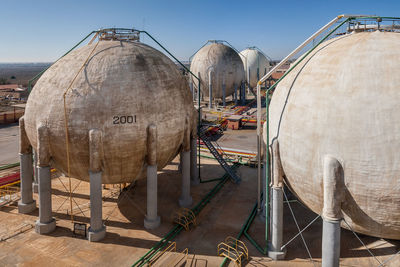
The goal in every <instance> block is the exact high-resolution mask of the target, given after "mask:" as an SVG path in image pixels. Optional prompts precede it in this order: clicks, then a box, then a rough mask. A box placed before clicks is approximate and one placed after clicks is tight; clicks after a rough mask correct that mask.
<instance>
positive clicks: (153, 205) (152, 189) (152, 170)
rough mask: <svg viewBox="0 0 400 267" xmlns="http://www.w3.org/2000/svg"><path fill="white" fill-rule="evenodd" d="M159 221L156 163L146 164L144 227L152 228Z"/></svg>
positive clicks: (158, 223)
mask: <svg viewBox="0 0 400 267" xmlns="http://www.w3.org/2000/svg"><path fill="white" fill-rule="evenodd" d="M160 222H161V220H160V216H158V215H157V165H152V166H151V165H150V166H147V215H146V217H145V218H144V227H145V228H146V229H154V228H157V227H158V226H159V225H160Z"/></svg>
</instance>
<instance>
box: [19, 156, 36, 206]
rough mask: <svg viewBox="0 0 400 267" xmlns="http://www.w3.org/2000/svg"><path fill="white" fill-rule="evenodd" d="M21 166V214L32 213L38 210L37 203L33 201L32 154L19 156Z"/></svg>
mask: <svg viewBox="0 0 400 267" xmlns="http://www.w3.org/2000/svg"><path fill="white" fill-rule="evenodd" d="M19 158H20V166H21V170H20V173H21V200H20V201H18V212H19V213H30V212H32V211H33V210H35V209H36V201H35V200H33V193H32V180H33V164H32V154H22V153H20V154H19Z"/></svg>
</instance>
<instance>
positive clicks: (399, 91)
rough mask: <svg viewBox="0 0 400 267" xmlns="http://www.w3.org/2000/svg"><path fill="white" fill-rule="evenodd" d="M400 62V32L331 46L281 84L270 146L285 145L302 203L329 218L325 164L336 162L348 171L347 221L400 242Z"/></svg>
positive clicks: (285, 164) (288, 170) (289, 174)
mask: <svg viewBox="0 0 400 267" xmlns="http://www.w3.org/2000/svg"><path fill="white" fill-rule="evenodd" d="M399 57H400V34H399V33H394V32H380V31H375V32H363V33H353V34H347V35H343V36H340V37H336V38H334V39H331V40H329V41H326V42H323V43H322V44H320V45H319V47H317V48H316V49H315V50H314V51H313V52H312V53H311V54H310V55H308V56H307V57H306V58H305V59H304V60H303V61H302V62H300V64H299V65H298V66H296V67H295V68H294V69H293V71H292V72H290V73H289V74H288V75H287V77H286V78H285V79H283V80H282V82H281V83H279V85H278V86H277V88H276V90H275V92H274V93H273V96H272V99H271V104H270V113H269V125H270V126H269V144H270V145H271V144H272V141H275V140H277V141H279V153H280V160H281V165H282V169H283V173H284V175H285V177H286V181H287V183H288V185H289V187H290V188H291V190H292V191H293V192H294V193H295V194H296V195H297V196H298V198H299V199H300V200H301V201H302V202H303V203H304V204H305V205H307V206H308V207H309V208H310V209H311V210H313V211H314V212H316V213H318V214H321V212H322V209H323V203H324V196H323V187H324V185H323V179H322V177H323V174H324V173H323V158H324V157H325V156H326V155H330V156H332V157H334V158H336V159H337V160H338V161H339V162H340V164H341V166H342V168H343V177H344V178H343V179H344V181H343V184H344V189H343V192H342V193H343V194H344V195H343V202H342V203H341V213H342V216H343V217H344V219H345V220H346V222H348V223H349V225H350V226H351V228H353V229H354V230H355V231H357V232H360V233H363V234H367V235H372V236H377V237H383V238H392V239H400V154H399V151H400V123H399V120H400V117H399V116H400V61H399ZM265 127H266V124H265V125H264V129H266V128H265ZM265 138H266V137H265V131H264V139H265ZM265 141H266V140H265ZM342 226H346V225H345V224H343V223H342Z"/></svg>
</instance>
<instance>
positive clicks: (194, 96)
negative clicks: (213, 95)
mask: <svg viewBox="0 0 400 267" xmlns="http://www.w3.org/2000/svg"><path fill="white" fill-rule="evenodd" d="M189 86H190V92H192V99H193V101H194V100H196V92H195V91H194V86H193V82H190V84H189Z"/></svg>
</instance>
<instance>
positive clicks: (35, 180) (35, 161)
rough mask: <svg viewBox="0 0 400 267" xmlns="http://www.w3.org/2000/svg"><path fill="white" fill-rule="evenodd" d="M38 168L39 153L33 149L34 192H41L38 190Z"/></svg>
mask: <svg viewBox="0 0 400 267" xmlns="http://www.w3.org/2000/svg"><path fill="white" fill-rule="evenodd" d="M38 188H39V184H38V168H37V153H36V150H33V182H32V189H33V192H34V193H37V192H39V190H38Z"/></svg>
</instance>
